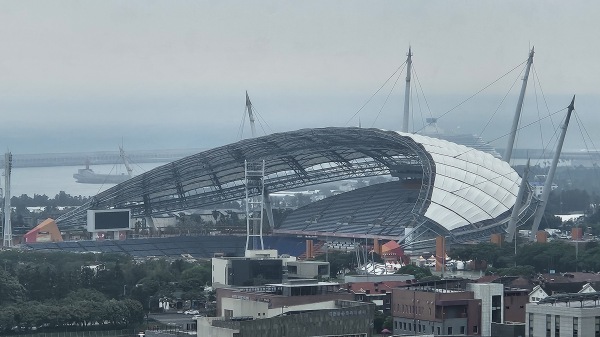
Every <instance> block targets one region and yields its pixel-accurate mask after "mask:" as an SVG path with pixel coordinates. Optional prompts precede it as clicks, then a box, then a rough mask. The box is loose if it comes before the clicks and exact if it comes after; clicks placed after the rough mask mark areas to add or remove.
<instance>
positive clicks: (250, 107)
mask: <svg viewBox="0 0 600 337" xmlns="http://www.w3.org/2000/svg"><path fill="white" fill-rule="evenodd" d="M246 109H247V110H248V117H249V118H250V130H251V131H252V138H256V129H255V127H254V114H253V113H252V102H250V97H249V96H248V91H246Z"/></svg>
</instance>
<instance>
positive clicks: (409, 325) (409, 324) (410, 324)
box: [408, 323, 412, 331]
mask: <svg viewBox="0 0 600 337" xmlns="http://www.w3.org/2000/svg"><path fill="white" fill-rule="evenodd" d="M408 331H412V323H408Z"/></svg>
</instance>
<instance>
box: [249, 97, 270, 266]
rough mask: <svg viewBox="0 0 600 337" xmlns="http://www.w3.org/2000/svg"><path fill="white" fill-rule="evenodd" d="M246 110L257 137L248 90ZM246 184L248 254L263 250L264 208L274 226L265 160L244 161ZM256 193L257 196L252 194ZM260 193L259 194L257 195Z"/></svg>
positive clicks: (254, 135)
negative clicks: (266, 179) (266, 181)
mask: <svg viewBox="0 0 600 337" xmlns="http://www.w3.org/2000/svg"><path fill="white" fill-rule="evenodd" d="M246 110H248V117H249V119H250V129H251V131H252V138H256V128H255V126H254V113H253V111H252V102H250V96H248V91H246ZM244 178H245V179H244V184H245V188H246V253H245V255H246V256H250V255H251V254H250V251H252V250H263V249H264V242H263V220H264V216H263V210H264V209H265V208H266V210H267V217H268V219H269V221H270V223H271V226H273V225H274V224H273V210H272V208H271V200H270V198H269V192H268V191H267V189H266V188H265V161H264V160H260V161H253V162H252V161H244ZM252 194H254V195H255V196H251V195H252ZM257 194H258V195H257Z"/></svg>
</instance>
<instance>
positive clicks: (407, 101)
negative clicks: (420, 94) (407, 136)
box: [402, 46, 412, 132]
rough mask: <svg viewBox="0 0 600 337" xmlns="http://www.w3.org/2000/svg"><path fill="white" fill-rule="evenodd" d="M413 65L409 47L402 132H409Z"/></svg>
mask: <svg viewBox="0 0 600 337" xmlns="http://www.w3.org/2000/svg"><path fill="white" fill-rule="evenodd" d="M411 66H412V52H411V48H410V46H409V47H408V55H407V58H406V88H405V89H404V119H403V121H402V132H408V115H409V106H410V72H411Z"/></svg>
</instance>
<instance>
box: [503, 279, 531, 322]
mask: <svg viewBox="0 0 600 337" xmlns="http://www.w3.org/2000/svg"><path fill="white" fill-rule="evenodd" d="M528 301H529V290H527V289H521V288H504V322H505V323H517V322H519V323H525V306H526V305H527V303H528Z"/></svg>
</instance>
